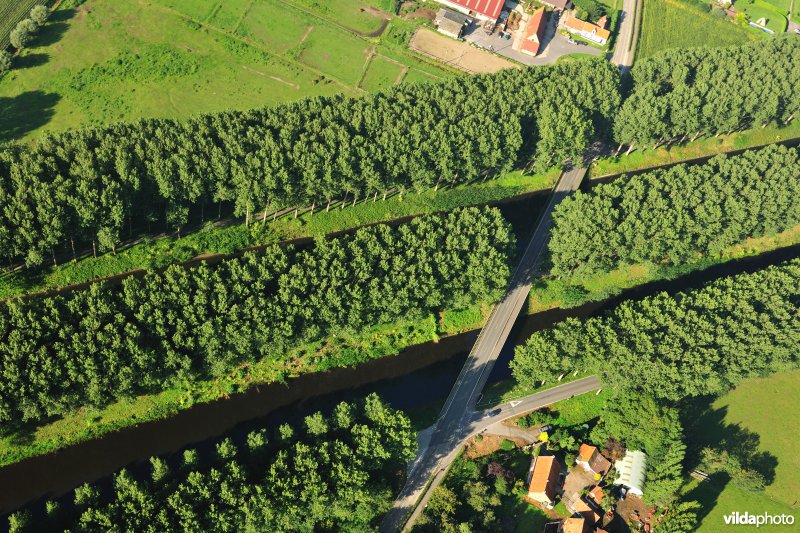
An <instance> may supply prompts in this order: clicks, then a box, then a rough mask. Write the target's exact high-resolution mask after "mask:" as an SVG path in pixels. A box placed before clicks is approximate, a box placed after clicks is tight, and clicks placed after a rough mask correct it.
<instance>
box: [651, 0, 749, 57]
mask: <svg viewBox="0 0 800 533" xmlns="http://www.w3.org/2000/svg"><path fill="white" fill-rule="evenodd" d="M756 38H758V37H757V35H756V34H755V33H754V32H753V31H750V30H747V29H745V28H742V27H740V26H737V25H735V24H733V23H732V22H730V21H729V20H726V19H722V18H716V17H713V16H711V15H709V14H708V13H706V12H704V11H702V10H701V9H699V8H697V7H695V6H694V5H691V4H688V3H685V2H681V1H680V0H648V1H646V2H644V11H643V13H642V25H641V29H640V32H639V44H638V46H637V49H636V59H637V60H638V59H645V58H647V57H650V56H652V55H654V54H656V53H658V52H661V51H662V50H667V49H669V48H697V47H701V46H728V45H732V44H741V43H744V42H747V41H748V40H753V39H756Z"/></svg>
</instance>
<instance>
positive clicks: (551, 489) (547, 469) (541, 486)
mask: <svg viewBox="0 0 800 533" xmlns="http://www.w3.org/2000/svg"><path fill="white" fill-rule="evenodd" d="M560 471H561V466H560V465H559V464H558V461H557V460H556V458H555V456H553V455H540V456H539V457H537V458H536V462H535V463H534V465H533V474H532V475H531V483H530V485H529V486H528V492H539V493H544V494H546V495H547V497H548V498H551V499H552V498H553V497H554V496H555V492H556V490H555V489H556V482H557V481H558V473H559V472H560Z"/></svg>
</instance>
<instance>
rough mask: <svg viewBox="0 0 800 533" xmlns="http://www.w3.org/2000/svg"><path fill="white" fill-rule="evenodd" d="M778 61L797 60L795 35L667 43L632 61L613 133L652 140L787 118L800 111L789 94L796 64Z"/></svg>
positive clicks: (628, 140)
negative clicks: (713, 44) (694, 46)
mask: <svg viewBox="0 0 800 533" xmlns="http://www.w3.org/2000/svg"><path fill="white" fill-rule="evenodd" d="M785 61H788V62H790V63H792V64H798V63H800V43H799V42H798V39H796V38H794V36H785V37H779V38H775V39H770V40H769V41H766V42H758V43H751V44H746V45H742V46H735V47H734V46H732V47H728V48H716V49H710V50H709V49H698V50H670V51H667V52H664V53H662V54H660V55H658V56H654V57H652V58H649V59H645V60H643V61H639V62H637V63H636V65H635V66H634V67H633V69H632V71H631V73H632V75H633V82H634V84H633V90H632V91H631V94H630V96H628V98H626V100H625V102H624V103H623V105H622V107H621V108H620V110H619V113H617V115H616V117H615V120H614V139H615V140H616V141H617V142H618V143H620V144H621V145H628V146H629V148H633V147H635V146H638V145H650V144H654V145H655V146H656V147H658V146H660V145H661V144H663V143H667V142H669V141H670V140H681V141H685V140H686V139H689V138H691V139H692V140H694V139H696V138H698V137H699V136H701V135H704V134H705V135H716V134H719V133H730V132H733V131H737V130H740V129H746V128H751V127H757V126H765V125H768V124H776V123H777V124H779V125H783V124H787V123H789V122H791V121H792V120H793V119H794V117H795V115H796V114H797V113H798V111H800V102H798V100H797V99H796V98H793V95H794V94H795V93H796V90H797V87H798V85H799V84H800V70H798V69H786V70H784V69H782V68H781V65H783V64H785V63H784V62H785ZM776 69H779V70H780V71H781V74H780V75H778V74H777V73H776ZM784 73H785V75H784ZM730 80H736V82H735V83H731V82H730Z"/></svg>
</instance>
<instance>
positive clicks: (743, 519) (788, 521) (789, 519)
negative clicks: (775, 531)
mask: <svg viewBox="0 0 800 533" xmlns="http://www.w3.org/2000/svg"><path fill="white" fill-rule="evenodd" d="M723 518H724V519H725V525H726V526H756V527H759V526H767V525H769V526H791V525H792V524H794V516H792V515H790V514H769V513H764V514H750V513H748V512H744V513H740V512H738V511H734V512H732V513H731V514H726V515H725V516H724V517H723Z"/></svg>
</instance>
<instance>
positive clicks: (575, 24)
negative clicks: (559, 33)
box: [564, 17, 611, 44]
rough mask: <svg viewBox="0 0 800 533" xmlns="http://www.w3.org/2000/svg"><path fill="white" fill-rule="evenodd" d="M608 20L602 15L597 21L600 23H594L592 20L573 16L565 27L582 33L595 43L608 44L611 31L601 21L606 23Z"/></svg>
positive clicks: (572, 31) (578, 33)
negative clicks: (588, 20) (601, 24)
mask: <svg viewBox="0 0 800 533" xmlns="http://www.w3.org/2000/svg"><path fill="white" fill-rule="evenodd" d="M607 20H608V19H607V18H606V17H600V20H598V21H597V22H598V24H592V23H591V22H587V21H585V20H581V19H579V18H575V17H571V18H570V19H569V20H567V22H566V23H565V24H564V28H566V30H567V31H568V32H570V33H572V34H575V35H580V36H581V37H583V38H584V39H588V40H590V41H592V42H593V43H597V44H606V43H607V42H608V39H609V37H611V32H610V31H608V30H607V29H605V28H604V27H602V26H600V25H599V23H600V22H602V23H603V24H604V25H605V23H606V21H607Z"/></svg>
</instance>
